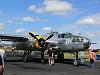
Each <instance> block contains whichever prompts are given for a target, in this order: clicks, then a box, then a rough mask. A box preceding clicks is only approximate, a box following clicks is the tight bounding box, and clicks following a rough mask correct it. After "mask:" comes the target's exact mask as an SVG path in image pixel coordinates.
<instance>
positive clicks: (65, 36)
mask: <svg viewBox="0 0 100 75" xmlns="http://www.w3.org/2000/svg"><path fill="white" fill-rule="evenodd" d="M72 36H73V35H72V34H71V33H61V34H58V38H70V37H72Z"/></svg>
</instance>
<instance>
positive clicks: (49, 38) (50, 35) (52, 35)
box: [46, 34, 54, 40]
mask: <svg viewBox="0 0 100 75" xmlns="http://www.w3.org/2000/svg"><path fill="white" fill-rule="evenodd" d="M53 35H54V34H51V35H50V36H49V37H47V38H46V40H48V39H50V38H52V37H53Z"/></svg>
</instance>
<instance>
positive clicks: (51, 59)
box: [48, 48, 55, 65]
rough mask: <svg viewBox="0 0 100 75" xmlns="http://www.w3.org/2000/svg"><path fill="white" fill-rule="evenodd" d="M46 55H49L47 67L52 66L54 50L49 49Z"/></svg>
mask: <svg viewBox="0 0 100 75" xmlns="http://www.w3.org/2000/svg"><path fill="white" fill-rule="evenodd" d="M48 54H49V59H48V62H49V65H54V63H55V50H54V49H53V48H50V49H49V50H48Z"/></svg>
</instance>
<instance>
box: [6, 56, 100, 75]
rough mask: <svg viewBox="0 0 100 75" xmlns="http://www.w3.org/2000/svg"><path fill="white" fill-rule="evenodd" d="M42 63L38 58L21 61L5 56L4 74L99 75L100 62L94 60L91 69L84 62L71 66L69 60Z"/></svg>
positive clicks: (18, 58) (17, 58)
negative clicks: (53, 63)
mask: <svg viewBox="0 0 100 75" xmlns="http://www.w3.org/2000/svg"><path fill="white" fill-rule="evenodd" d="M45 61H46V63H45V64H43V63H41V62H40V61H38V59H35V61H34V60H32V61H31V62H22V61H21V57H11V56H10V57H7V60H6V62H5V70H4V75H99V74H100V62H99V61H98V62H95V68H94V69H91V68H90V67H89V63H88V62H85V63H84V64H80V65H79V66H73V64H72V62H71V60H68V59H66V60H64V62H63V63H55V65H53V66H49V65H48V63H47V60H45Z"/></svg>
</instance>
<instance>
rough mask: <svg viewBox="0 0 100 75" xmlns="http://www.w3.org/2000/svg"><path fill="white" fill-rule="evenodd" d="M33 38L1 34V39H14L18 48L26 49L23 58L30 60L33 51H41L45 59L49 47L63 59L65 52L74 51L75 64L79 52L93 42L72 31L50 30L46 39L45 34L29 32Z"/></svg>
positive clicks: (42, 57) (60, 59)
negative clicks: (45, 52)
mask: <svg viewBox="0 0 100 75" xmlns="http://www.w3.org/2000/svg"><path fill="white" fill-rule="evenodd" d="M29 35H31V37H33V38H27V37H19V36H9V35H0V39H1V41H12V42H13V45H14V46H15V47H16V48H17V49H21V50H24V54H23V60H24V61H28V59H29V56H30V54H31V52H32V51H41V59H42V60H43V59H44V51H45V50H48V49H49V48H51V47H52V48H55V50H56V53H57V59H58V60H59V61H62V60H63V59H64V52H69V53H74V54H75V56H76V58H75V60H74V61H73V64H74V65H78V63H79V61H78V52H79V51H85V50H87V49H88V48H89V47H90V45H91V42H90V40H89V39H88V38H86V37H82V36H76V35H73V34H71V33H68V32H66V33H59V32H50V33H47V34H46V35H44V37H46V36H48V37H47V38H46V39H45V38H43V36H40V35H35V34H34V33H32V32H29Z"/></svg>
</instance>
